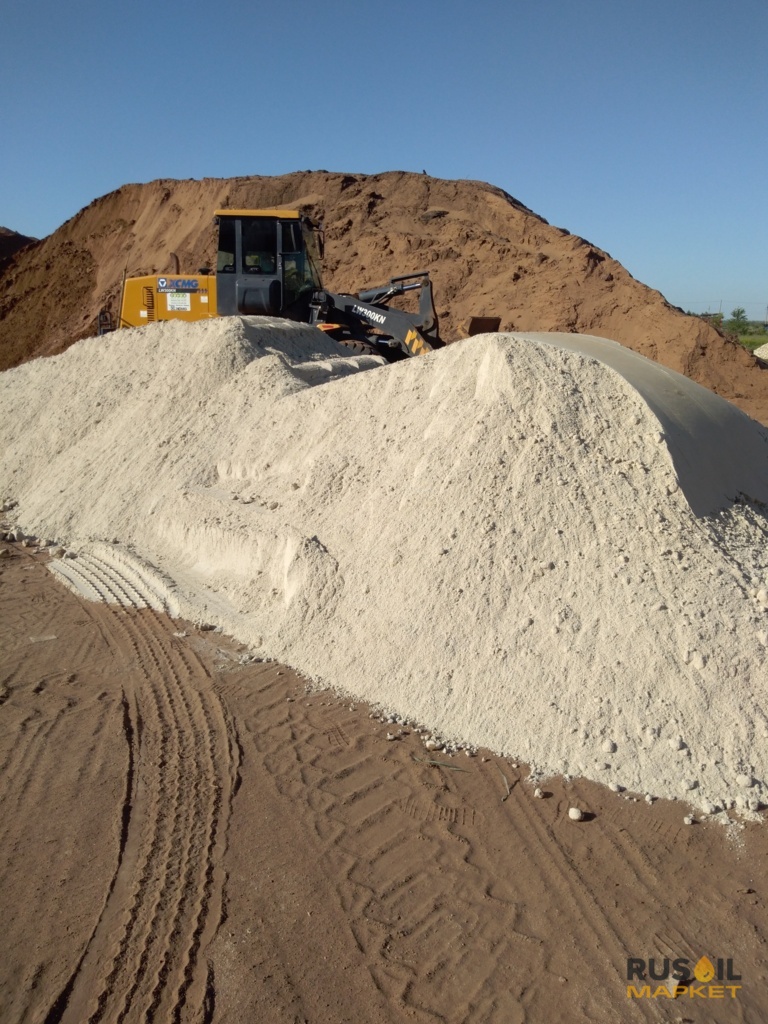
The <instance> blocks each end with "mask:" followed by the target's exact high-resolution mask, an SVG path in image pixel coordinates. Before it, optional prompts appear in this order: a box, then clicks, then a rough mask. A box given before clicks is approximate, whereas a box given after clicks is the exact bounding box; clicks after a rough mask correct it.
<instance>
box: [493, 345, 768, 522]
mask: <svg viewBox="0 0 768 1024" xmlns="http://www.w3.org/2000/svg"><path fill="white" fill-rule="evenodd" d="M512 336H513V337H514V338H519V339H520V340H521V341H528V340H530V341H536V342H541V343H543V344H546V345H551V346H553V347H555V348H560V349H564V350H566V351H570V352H577V353H580V354H581V355H583V356H585V357H587V358H592V359H597V360H599V361H600V362H601V363H605V365H606V366H609V367H610V368H611V369H612V370H615V371H616V373H618V374H620V375H621V376H622V377H623V378H624V379H625V380H626V381H627V382H628V383H629V384H630V385H631V386H632V387H633V388H635V390H636V391H637V393H638V394H639V395H640V396H641V397H642V398H643V399H644V401H645V402H646V403H647V405H648V407H649V408H650V409H651V411H652V412H653V413H654V414H655V415H656V417H657V418H658V420H659V421H660V423H661V425H662V429H663V431H664V434H665V439H666V444H667V447H668V449H669V454H670V456H671V458H672V462H673V464H674V467H675V470H676V472H677V477H678V481H679V483H680V487H681V489H682V491H683V493H684V494H685V497H686V499H687V501H688V504H689V505H690V507H691V510H692V512H693V513H694V514H695V515H697V516H706V515H711V514H712V513H714V512H716V511H717V510H718V509H721V508H723V507H725V506H727V505H729V504H731V503H732V502H733V501H734V500H735V499H737V498H740V497H747V498H750V499H752V500H755V499H756V500H757V501H760V502H764V503H766V504H768V430H766V428H765V427H763V426H761V424H759V423H757V422H756V421H755V420H752V419H750V417H749V416H747V415H746V414H745V413H743V412H741V410H740V409H737V408H736V406H735V405H732V404H731V403H730V402H727V401H726V400H725V399H724V398H720V396H719V395H716V394H714V392H712V391H708V390H707V389H706V388H703V387H702V386H701V385H700V384H696V383H695V382H694V381H692V380H689V379H688V378H687V377H684V376H683V375H682V374H680V373H676V372H675V371H674V370H669V369H667V368H666V367H665V366H661V365H660V364H659V363H654V362H653V361H652V360H650V359H646V358H645V356H641V355H638V354H637V353H636V352H633V351H631V349H628V348H625V347H624V346H623V345H620V344H619V343H618V342H615V341H608V340H607V339H606V338H597V337H594V336H592V335H587V334H561V333H531V334H529V333H525V334H523V333H517V332H514V334H513V335H512Z"/></svg>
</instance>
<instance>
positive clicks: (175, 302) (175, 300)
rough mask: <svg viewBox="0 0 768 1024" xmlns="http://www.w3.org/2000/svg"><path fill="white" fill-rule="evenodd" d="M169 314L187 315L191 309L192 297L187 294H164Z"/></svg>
mask: <svg viewBox="0 0 768 1024" xmlns="http://www.w3.org/2000/svg"><path fill="white" fill-rule="evenodd" d="M165 297H166V299H167V300H168V312H169V313H189V312H190V310H191V309H192V297H191V296H190V294H189V292H166V295H165Z"/></svg>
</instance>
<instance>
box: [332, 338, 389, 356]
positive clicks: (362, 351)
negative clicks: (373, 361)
mask: <svg viewBox="0 0 768 1024" xmlns="http://www.w3.org/2000/svg"><path fill="white" fill-rule="evenodd" d="M337 340H338V342H339V344H340V345H343V346H344V348H348V349H351V350H352V351H353V352H354V353H355V355H358V356H380V355H381V354H382V353H381V351H380V350H379V349H378V348H376V346H375V345H369V344H368V342H367V341H358V340H357V339H356V338H339V339H337Z"/></svg>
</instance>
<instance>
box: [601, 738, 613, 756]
mask: <svg viewBox="0 0 768 1024" xmlns="http://www.w3.org/2000/svg"><path fill="white" fill-rule="evenodd" d="M603 753H605V754H615V753H616V744H615V743H614V742H613V740H605V741H604V742H603Z"/></svg>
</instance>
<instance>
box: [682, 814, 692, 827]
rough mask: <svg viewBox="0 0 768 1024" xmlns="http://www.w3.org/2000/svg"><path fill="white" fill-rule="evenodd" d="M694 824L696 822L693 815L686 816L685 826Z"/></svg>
mask: <svg viewBox="0 0 768 1024" xmlns="http://www.w3.org/2000/svg"><path fill="white" fill-rule="evenodd" d="M693 822H694V817H693V815H692V814H686V816H685V817H684V818H683V824H684V825H692V824H693Z"/></svg>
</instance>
